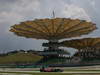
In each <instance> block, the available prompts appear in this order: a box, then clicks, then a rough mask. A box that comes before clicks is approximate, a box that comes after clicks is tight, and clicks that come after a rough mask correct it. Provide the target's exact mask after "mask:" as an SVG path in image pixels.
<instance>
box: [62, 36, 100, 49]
mask: <svg viewBox="0 0 100 75" xmlns="http://www.w3.org/2000/svg"><path fill="white" fill-rule="evenodd" d="M61 44H62V46H65V47H72V48H76V49H79V50H80V49H85V48H87V47H88V48H96V47H97V46H98V45H99V46H100V38H84V39H75V40H68V41H63V42H61Z"/></svg>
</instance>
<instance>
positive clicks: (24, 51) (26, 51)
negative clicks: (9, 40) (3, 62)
mask: <svg viewBox="0 0 100 75" xmlns="http://www.w3.org/2000/svg"><path fill="white" fill-rule="evenodd" d="M39 52H41V51H36V50H14V51H10V52H7V53H0V56H7V55H10V54H16V53H34V54H37V55H38V54H39Z"/></svg>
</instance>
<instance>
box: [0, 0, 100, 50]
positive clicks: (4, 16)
mask: <svg viewBox="0 0 100 75" xmlns="http://www.w3.org/2000/svg"><path fill="white" fill-rule="evenodd" d="M94 1H95V3H96V5H95V7H96V9H94V8H93V7H92V5H91V4H89V0H88V1H87V0H0V50H1V51H3V50H5V51H9V50H16V49H37V50H42V48H43V47H42V46H41V45H42V42H46V41H43V40H36V39H34V40H33V39H26V38H22V37H18V36H15V35H14V34H13V33H11V32H9V28H10V26H12V25H13V24H16V23H19V22H21V21H25V20H31V19H35V18H47V17H49V18H51V17H52V11H53V10H54V11H55V15H56V17H66V15H64V14H63V12H64V11H65V10H66V8H65V7H66V5H69V6H70V5H71V4H74V5H76V6H77V7H80V8H83V9H84V10H85V11H86V14H87V15H89V16H90V17H91V19H92V20H93V21H94V22H96V23H97V24H98V25H97V26H98V27H99V28H100V26H99V24H100V22H99V19H100V14H99V12H100V11H99V6H100V5H99V0H94ZM71 9H72V10H73V9H74V8H71ZM77 10H78V9H77ZM77 10H76V11H77ZM66 12H67V11H65V13H66ZM69 13H70V12H69ZM73 13H74V12H73ZM76 16H77V15H76ZM99 30H100V29H99ZM99 30H97V31H95V32H93V33H92V34H90V36H100V34H97V32H99ZM32 40H33V41H32Z"/></svg>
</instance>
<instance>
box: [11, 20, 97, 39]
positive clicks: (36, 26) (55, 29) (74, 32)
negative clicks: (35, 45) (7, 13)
mask: <svg viewBox="0 0 100 75" xmlns="http://www.w3.org/2000/svg"><path fill="white" fill-rule="evenodd" d="M95 29H96V26H95V24H93V23H92V22H87V21H85V20H79V19H69V18H54V19H48V18H46V19H35V20H32V21H25V22H21V23H20V24H15V25H14V26H11V29H10V31H11V32H14V33H15V34H16V35H18V36H22V37H26V38H36V39H46V40H53V39H56V40H60V39H64V38H70V37H77V36H81V35H84V34H88V33H90V32H91V31H93V30H95Z"/></svg>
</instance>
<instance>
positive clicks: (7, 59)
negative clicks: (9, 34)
mask: <svg viewBox="0 0 100 75" xmlns="http://www.w3.org/2000/svg"><path fill="white" fill-rule="evenodd" d="M41 58H42V57H41V56H38V55H36V54H33V53H15V54H9V55H6V56H0V60H2V61H0V64H9V63H10V64H11V63H32V62H36V61H38V60H40V59H41Z"/></svg>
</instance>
